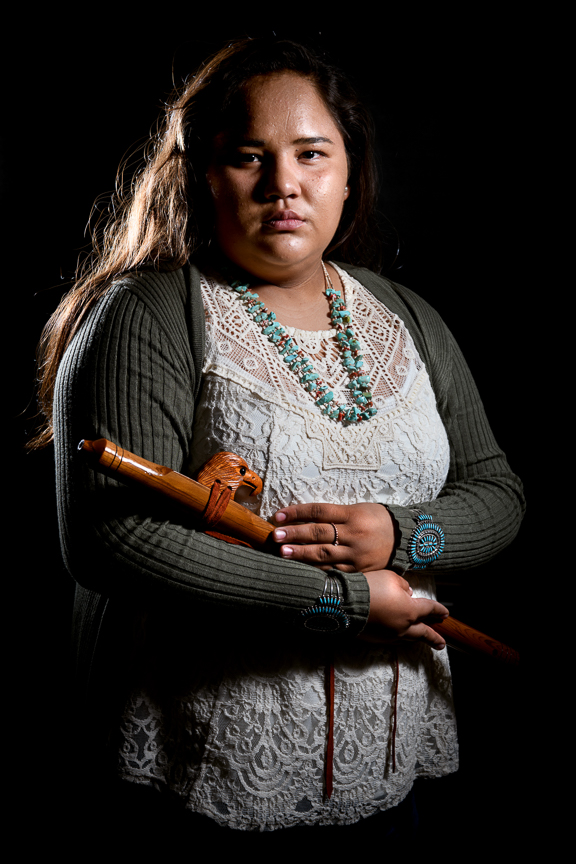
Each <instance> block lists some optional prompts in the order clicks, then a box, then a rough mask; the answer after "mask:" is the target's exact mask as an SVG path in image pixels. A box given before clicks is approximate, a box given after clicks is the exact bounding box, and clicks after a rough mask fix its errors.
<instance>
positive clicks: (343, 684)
mask: <svg viewBox="0 0 576 864" xmlns="http://www.w3.org/2000/svg"><path fill="white" fill-rule="evenodd" d="M338 272H339V274H340V277H341V279H342V282H343V284H344V288H345V297H346V304H347V308H348V309H350V310H351V312H352V320H353V322H354V325H355V327H356V328H357V332H359V333H360V334H361V342H362V348H363V356H364V361H365V368H366V369H367V371H368V372H369V374H370V376H371V380H372V384H373V389H372V392H373V394H374V398H373V402H374V404H375V405H376V407H377V408H378V414H377V415H376V417H374V418H373V419H372V420H371V421H369V422H365V423H360V424H358V425H350V426H344V425H343V424H341V423H335V422H334V421H330V420H328V419H327V418H325V417H324V416H323V415H322V414H321V413H320V409H318V408H317V407H316V406H315V404H314V401H313V399H312V397H311V395H310V394H308V393H307V392H306V391H305V390H304V389H303V388H302V387H301V385H300V384H299V382H298V380H297V378H296V375H295V374H294V373H292V372H291V371H290V370H289V369H288V367H287V364H285V363H284V362H283V361H282V358H281V357H280V355H279V353H278V351H277V349H276V348H275V347H274V346H273V345H272V343H270V342H268V341H267V340H265V339H264V338H263V337H262V334H261V331H260V328H258V327H257V325H256V324H254V322H253V321H252V319H251V318H250V316H248V314H247V313H246V310H245V309H244V308H243V306H242V303H241V302H240V300H239V298H238V297H237V296H235V295H234V294H233V293H232V292H231V290H230V289H229V288H228V287H227V286H223V285H219V284H218V283H216V282H214V281H212V280H209V279H204V280H203V282H202V296H203V300H204V308H205V313H206V329H207V353H206V358H205V364H204V382H203V389H202V393H201V397H200V400H199V404H198V406H197V409H196V416H195V429H194V462H193V463H191V464H190V466H189V470H190V471H191V472H192V471H193V470H195V468H196V467H199V465H201V464H202V463H203V462H205V461H206V459H208V458H209V457H210V456H212V455H213V454H214V453H215V452H217V451H218V450H231V451H234V452H236V453H239V454H240V455H241V456H243V457H244V458H245V459H246V461H247V462H248V464H249V465H250V466H251V467H252V468H253V469H254V470H255V471H256V472H257V473H258V474H260V476H261V477H262V479H263V482H264V488H263V491H262V494H261V495H260V496H259V500H258V501H257V502H256V503H255V504H253V505H251V509H254V510H255V511H256V512H259V513H260V515H262V516H263V517H268V516H269V515H271V514H272V513H274V512H275V511H276V510H277V509H278V508H279V507H281V506H286V505H287V504H292V503H300V502H307V501H327V502H332V503H337V504H346V503H355V502H360V501H376V502H380V503H398V504H402V505H407V506H409V505H411V504H417V503H418V502H421V501H427V500H431V499H433V498H435V497H436V496H437V495H438V493H439V492H440V490H441V488H442V486H443V484H444V482H445V479H446V474H447V470H448V460H449V447H448V440H447V437H446V433H445V430H444V427H443V424H442V422H441V420H440V417H439V415H438V412H437V409H436V402H435V397H434V393H433V391H432V388H431V385H430V382H429V379H428V374H427V372H426V369H425V368H424V365H423V363H422V361H421V360H420V358H419V356H418V354H417V352H416V350H415V347H414V344H413V342H412V339H411V337H410V335H409V334H408V332H407V331H406V328H405V327H404V325H403V323H402V321H401V320H400V319H399V318H398V317H397V316H395V315H392V314H391V313H390V312H389V311H388V310H387V309H386V308H385V307H383V306H382V304H380V303H379V302H378V301H377V300H376V299H375V298H374V297H373V296H372V295H371V294H370V292H368V291H367V290H366V289H365V288H364V287H363V286H362V285H360V284H359V283H358V282H356V281H355V280H353V279H352V278H351V277H349V276H348V275H347V274H346V273H344V272H343V271H340V270H339V271H338ZM286 329H288V332H289V333H290V334H291V335H293V336H294V338H295V340H296V341H297V343H298V345H299V346H300V347H302V348H304V350H305V351H306V352H307V354H308V355H309V356H311V357H312V359H313V363H314V366H315V369H316V371H317V372H318V373H319V374H320V376H321V377H322V378H323V379H324V380H325V381H326V382H327V383H329V384H330V389H332V390H333V391H334V393H335V395H336V394H337V396H338V400H339V402H340V403H346V404H352V399H351V395H350V391H349V390H347V389H346V387H345V384H346V382H347V381H348V377H347V375H346V373H345V371H344V370H343V368H342V366H341V362H340V352H339V350H338V348H337V345H336V340H335V331H330V330H328V331H321V332H318V333H316V332H314V333H310V332H305V331H300V330H294V329H290V328H286ZM410 582H411V585H412V587H413V590H414V594H415V596H425V597H434V596H435V587H434V581H433V579H432V578H431V577H429V576H427V575H425V574H420V575H416V574H410ZM149 623H150V628H151V632H153V631H154V627H155V626H157V627H158V628H159V632H160V633H162V635H161V636H160V637H159V638H158V640H157V645H156V648H157V652H156V655H155V663H156V664H159V667H158V668H159V669H161V668H162V664H163V663H164V664H165V668H166V670H168V668H169V667H170V673H169V674H170V677H171V678H173V679H174V680H176V682H177V687H176V688H175V689H174V692H177V693H178V694H179V695H178V696H174V693H172V695H171V696H170V697H165V696H161V695H159V694H158V692H154V688H146V687H144V688H135V690H134V692H133V693H132V695H131V697H130V699H129V701H128V703H127V705H126V709H125V712H124V717H123V722H122V741H123V743H122V749H121V754H120V773H121V775H122V776H124V777H125V778H126V779H130V780H132V781H135V782H143V783H148V784H152V785H156V786H158V787H159V788H162V787H166V786H168V787H169V788H170V789H172V790H173V791H174V792H177V793H179V794H180V795H181V796H182V797H183V798H184V800H185V802H186V806H188V807H189V808H190V809H192V810H194V811H197V812H201V813H204V814H206V815H208V816H210V817H211V818H213V819H215V820H216V821H218V822H220V823H222V824H227V825H229V826H231V827H236V828H242V829H252V830H258V829H259V830H272V829H274V828H279V827H287V826H290V825H294V824H314V823H319V824H347V823H351V822H354V821H357V820H358V819H360V818H362V817H365V816H368V815H371V814H372V813H375V812H376V811H378V810H381V809H387V808H389V807H392V806H395V805H396V804H398V803H399V802H400V801H401V800H402V799H403V798H404V797H405V796H406V795H407V793H408V792H409V790H410V788H411V786H412V783H413V782H414V779H415V778H416V777H417V776H425V777H433V776H440V775H442V774H447V773H450V772H451V771H454V770H456V768H457V741H456V731H455V721H454V714H453V706H452V696H451V682H450V672H449V667H448V658H447V656H446V652H441V653H437V652H434V651H432V650H431V649H429V648H428V647H427V646H424V645H420V644H414V645H412V646H408V647H406V646H402V647H400V648H399V649H398V656H399V691H398V701H397V733H396V771H395V772H393V771H392V768H391V762H390V745H391V740H390V732H391V722H390V720H391V706H392V694H393V687H394V674H395V673H394V663H393V662H392V653H391V651H390V650H388V649H386V648H383V647H382V646H373V645H369V644H368V643H363V642H361V641H359V640H356V641H355V642H350V643H347V644H346V647H345V648H342V647H341V648H340V649H339V650H338V654H337V655H336V657H335V680H336V684H335V688H336V697H335V729H334V741H335V748H334V791H333V795H332V798H331V799H330V801H327V802H325V801H324V800H323V772H324V759H325V745H326V696H325V664H326V656H325V655H323V654H322V652H321V653H320V654H318V651H317V650H316V649H311V647H310V645H309V644H308V643H307V642H306V641H305V640H304V641H303V642H302V645H301V646H299V644H298V637H296V638H295V640H294V642H292V643H291V646H290V650H286V648H285V647H284V645H283V644H281V645H276V643H275V642H274V640H273V639H271V640H270V641H263V642H262V641H259V640H258V639H255V640H254V641H253V643H251V644H244V645H242V646H241V647H240V646H239V645H237V644H235V645H234V646H233V648H230V650H229V651H227V650H225V649H222V647H221V646H220V648H219V650H216V649H215V654H217V655H218V662H217V664H216V666H215V667H214V669H212V670H210V669H208V668H204V666H205V661H204V658H205V657H206V656H209V655H210V654H211V652H210V651H209V650H205V646H202V654H201V656H202V658H203V669H202V680H200V679H199V678H198V677H197V673H198V670H197V669H196V670H195V662H194V661H195V658H196V657H198V656H199V655H198V648H199V647H200V646H197V647H196V648H195V649H194V648H193V644H192V640H191V641H190V642H188V643H187V642H186V639H184V643H183V644H182V645H179V647H178V651H177V652H176V653H177V656H178V657H179V658H180V661H181V662H180V663H179V664H178V670H177V671H176V672H175V671H174V656H175V653H174V650H172V651H171V652H170V653H166V651H164V648H163V647H162V646H166V645H167V644H170V639H167V635H168V634H167V633H166V632H163V631H162V625H161V624H158V623H157V625H155V624H154V622H149ZM170 626H171V625H170V624H169V625H168V628H170ZM172 632H173V631H172ZM291 638H292V637H291ZM152 641H154V640H152ZM299 648H300V650H299ZM163 652H164V659H162V655H163ZM187 656H188V657H189V658H191V659H190V661H188V662H187V661H186V657H187ZM166 674H168V673H166ZM174 676H175V678H174Z"/></svg>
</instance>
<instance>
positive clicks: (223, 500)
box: [202, 480, 252, 549]
mask: <svg viewBox="0 0 576 864" xmlns="http://www.w3.org/2000/svg"><path fill="white" fill-rule="evenodd" d="M232 493H233V490H232V487H231V486H224V484H223V483H222V482H221V481H220V480H214V482H213V484H212V486H211V488H210V497H209V498H208V503H207V504H206V509H205V510H204V513H203V514H202V524H203V526H204V531H205V533H206V534H209V535H210V537H216V538H217V539H218V540H225V541H226V542H227V543H234V544H236V545H237V546H247V547H248V548H249V549H250V548H252V547H251V546H250V544H249V543H245V542H244V541H243V540H238V539H237V538H236V537H230V536H228V535H227V534H220V533H219V532H218V531H211V530H210V529H211V528H214V527H215V526H216V525H217V524H218V523H219V522H220V520H221V519H222V516H223V515H224V513H225V512H226V508H227V507H228V504H229V502H230V498H231V497H232Z"/></svg>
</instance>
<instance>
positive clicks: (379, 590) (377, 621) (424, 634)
mask: <svg viewBox="0 0 576 864" xmlns="http://www.w3.org/2000/svg"><path fill="white" fill-rule="evenodd" d="M364 575H365V576H366V579H367V580H368V585H369V586H370V612H369V615H368V623H367V625H366V627H365V628H364V630H363V631H362V633H360V636H359V637H358V638H359V639H364V640H365V641H366V642H396V641H399V640H403V639H409V640H412V641H420V642H425V643H426V644H427V645H430V647H431V648H434V649H435V650H436V651H441V650H442V648H445V647H446V642H445V641H444V639H443V638H442V636H440V634H439V633H436V632H435V631H434V630H432V627H431V626H430V625H431V624H437V623H438V622H440V621H443V620H444V619H445V618H447V617H448V610H447V609H446V607H445V606H442V604H441V603H438V601H437V600H428V599H425V598H420V597H413V596H412V589H411V588H410V585H409V584H408V582H407V581H406V580H405V579H403V578H402V576H398V574H397V573H394V572H393V571H392V570H377V571H374V572H373V573H365V574H364Z"/></svg>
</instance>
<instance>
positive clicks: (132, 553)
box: [54, 270, 369, 636]
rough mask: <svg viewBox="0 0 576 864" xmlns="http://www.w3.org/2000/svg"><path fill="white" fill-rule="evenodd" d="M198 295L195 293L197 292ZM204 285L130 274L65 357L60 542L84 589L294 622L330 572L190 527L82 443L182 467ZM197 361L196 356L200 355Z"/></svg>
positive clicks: (58, 407) (350, 597) (351, 611)
mask: <svg viewBox="0 0 576 864" xmlns="http://www.w3.org/2000/svg"><path fill="white" fill-rule="evenodd" d="M196 295H197V296H196ZM199 297H200V294H199V291H198V292H194V291H193V290H192V289H191V285H190V280H189V279H187V278H186V275H185V271H182V270H181V271H176V272H175V273H167V274H157V273H149V274H141V275H139V276H130V277H129V278H126V279H125V280H124V281H122V282H121V283H119V284H117V285H115V286H114V287H113V288H111V289H110V291H109V292H108V293H107V294H106V295H105V297H104V298H103V299H102V300H101V301H100V304H99V305H98V307H97V308H96V309H95V310H94V312H93V313H92V314H91V315H90V317H89V319H88V320H87V321H86V323H85V324H84V325H83V326H82V328H81V330H80V331H79V333H78V334H77V335H76V337H75V338H74V341H73V343H72V344H71V346H70V348H69V349H68V351H67V352H66V355H65V357H64V359H63V361H62V364H61V367H60V370H59V375H58V380H57V386H56V398H55V405H54V414H55V442H56V468H57V483H58V507H59V520H60V531H61V545H62V549H63V553H64V558H65V562H66V565H67V567H68V569H69V571H70V572H71V573H72V575H73V576H74V578H75V579H76V581H77V582H78V583H79V584H80V585H82V586H84V588H88V589H93V590H95V591H97V592H98V593H99V594H101V595H105V596H108V597H114V596H119V597H122V598H124V599H126V598H130V597H134V598H136V599H138V598H140V599H141V600H145V601H147V602H153V601H154V598H155V597H158V598H159V597H160V596H161V595H163V596H165V597H166V596H168V595H167V592H169V596H170V597H171V601H172V602H173V601H174V600H178V598H180V599H181V602H183V603H187V602H191V603H193V604H194V608H195V609H196V610H197V611H198V612H199V614H201V610H202V609H203V608H204V607H205V606H207V605H209V606H212V607H213V606H214V605H216V606H218V607H219V608H221V609H224V608H229V609H232V608H233V609H235V610H239V611H240V612H241V610H242V609H244V610H246V611H248V610H249V611H250V612H251V613H254V614H262V615H263V616H265V617H266V620H268V621H271V620H277V621H278V622H279V623H286V624H289V625H293V624H295V623H297V621H298V613H299V612H300V610H302V609H303V608H305V607H306V606H307V605H309V604H312V603H314V602H315V600H316V598H317V597H318V596H319V594H321V593H322V590H323V587H324V579H325V576H324V574H323V573H322V572H320V571H319V570H318V569H316V568H314V567H310V566H307V565H303V564H299V563H297V562H290V561H285V560H283V559H280V558H277V557H275V556H273V555H269V554H265V553H261V552H257V551H255V550H251V549H247V548H243V547H240V546H231V545H229V544H226V543H224V542H223V541H220V540H217V539H214V538H211V537H208V536H207V535H205V534H203V533H202V532H198V531H196V530H194V528H193V527H191V524H190V522H188V521H187V520H186V518H185V517H183V516H182V514H178V513H176V512H172V511H171V510H170V509H169V508H168V507H167V506H166V505H165V504H164V503H163V502H159V501H158V500H157V499H155V498H154V497H152V496H151V495H150V494H149V493H147V492H144V491H139V490H135V489H134V488H129V487H128V486H126V485H124V484H122V483H118V482H117V481H116V480H114V479H110V478H108V477H106V476H105V475H104V474H102V473H101V472H99V471H95V470H93V469H92V468H90V467H89V466H88V465H87V464H86V463H85V462H84V460H83V459H82V456H81V455H80V454H78V452H77V445H78V442H79V441H80V440H81V439H83V438H102V437H104V438H108V439H109V440H111V441H114V442H115V443H117V444H119V445H120V446H121V447H123V448H126V449H128V450H130V451H132V452H134V453H136V454H138V455H140V456H143V457H144V458H145V459H149V460H151V461H153V462H155V463H158V464H162V465H167V466H169V467H170V468H173V469H175V470H178V471H181V470H182V468H183V466H184V465H185V464H187V463H188V461H189V456H190V448H191V447H193V440H192V431H193V422H194V401H195V396H196V395H197V389H198V385H199V383H200V382H199V381H198V362H197V359H198V358H197V357H196V358H195V356H194V354H195V353H196V354H200V355H201V345H202V339H203V320H202V316H203V311H202V307H201V305H199ZM195 359H196V362H195ZM339 579H340V582H341V584H342V587H343V593H344V604H343V606H344V609H345V611H346V612H347V614H348V615H349V617H350V620H351V626H350V629H349V630H348V631H347V636H348V635H349V636H354V635H356V634H357V633H358V632H359V631H360V630H361V629H362V628H363V626H364V624H365V622H366V619H367V615H368V609H369V591H368V586H367V583H366V579H365V578H364V576H363V575H362V574H360V573H356V574H339Z"/></svg>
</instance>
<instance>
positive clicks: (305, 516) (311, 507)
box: [272, 503, 348, 526]
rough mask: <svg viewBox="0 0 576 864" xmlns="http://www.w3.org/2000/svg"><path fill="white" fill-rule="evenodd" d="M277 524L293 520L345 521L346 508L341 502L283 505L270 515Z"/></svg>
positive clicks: (346, 516)
mask: <svg viewBox="0 0 576 864" xmlns="http://www.w3.org/2000/svg"><path fill="white" fill-rule="evenodd" d="M272 518H273V520H274V521H275V522H276V524H277V525H282V526H284V525H287V524H289V523H293V522H327V523H330V522H336V523H338V522H345V521H346V520H347V519H348V508H347V507H346V506H345V505H343V504H319V503H313V504H293V505H292V506H291V507H283V508H282V510H278V512H277V513H275V514H274V516H273V517H272Z"/></svg>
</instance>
